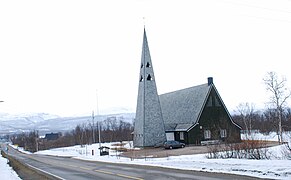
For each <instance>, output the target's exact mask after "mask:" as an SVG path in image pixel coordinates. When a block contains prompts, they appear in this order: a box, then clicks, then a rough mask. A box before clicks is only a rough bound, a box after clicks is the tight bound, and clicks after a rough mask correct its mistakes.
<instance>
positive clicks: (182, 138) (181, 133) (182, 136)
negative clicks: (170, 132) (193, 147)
mask: <svg viewBox="0 0 291 180" xmlns="http://www.w3.org/2000/svg"><path fill="white" fill-rule="evenodd" d="M180 140H184V132H180Z"/></svg>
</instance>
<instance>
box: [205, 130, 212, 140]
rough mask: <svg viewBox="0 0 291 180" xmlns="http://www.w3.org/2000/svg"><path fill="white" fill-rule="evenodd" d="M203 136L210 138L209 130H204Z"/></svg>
mask: <svg viewBox="0 0 291 180" xmlns="http://www.w3.org/2000/svg"><path fill="white" fill-rule="evenodd" d="M204 138H205V139H210V138H211V132H210V130H205V131H204Z"/></svg>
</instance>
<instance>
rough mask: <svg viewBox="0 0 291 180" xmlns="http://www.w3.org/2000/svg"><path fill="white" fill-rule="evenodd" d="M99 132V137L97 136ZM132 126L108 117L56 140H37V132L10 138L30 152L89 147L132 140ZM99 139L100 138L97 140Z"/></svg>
mask: <svg viewBox="0 0 291 180" xmlns="http://www.w3.org/2000/svg"><path fill="white" fill-rule="evenodd" d="M99 131H100V136H99ZM132 132H133V124H132V123H129V122H125V121H124V120H123V118H122V117H121V118H119V119H117V118H116V117H108V118H106V119H105V120H103V121H101V122H99V123H96V122H94V121H92V122H88V123H83V124H79V125H77V126H76V127H75V128H74V129H73V130H72V131H69V132H66V133H63V134H62V133H59V138H58V139H56V140H47V139H44V138H39V134H38V131H36V130H35V131H31V132H28V133H22V134H15V135H12V136H10V140H11V141H12V143H13V144H17V145H18V146H19V147H23V148H24V149H25V150H27V151H30V152H36V151H39V150H46V149H51V148H59V147H67V146H74V145H90V144H94V143H98V142H99V139H100V142H102V143H104V142H120V141H130V140H132V135H131V133H132ZM99 137H100V138H99Z"/></svg>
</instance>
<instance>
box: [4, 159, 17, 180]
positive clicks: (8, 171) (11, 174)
mask: <svg viewBox="0 0 291 180" xmlns="http://www.w3.org/2000/svg"><path fill="white" fill-rule="evenodd" d="M0 174H1V179H9V180H19V179H20V178H19V177H18V175H17V174H16V172H15V171H14V170H13V169H12V168H11V167H10V166H9V165H8V164H7V159H6V158H3V157H2V156H1V155H0Z"/></svg>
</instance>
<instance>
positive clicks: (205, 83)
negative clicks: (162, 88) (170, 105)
mask: <svg viewBox="0 0 291 180" xmlns="http://www.w3.org/2000/svg"><path fill="white" fill-rule="evenodd" d="M205 85H207V86H208V83H204V84H200V85H196V86H191V87H187V88H183V89H178V90H175V91H171V92H166V93H163V94H159V96H162V95H166V94H171V93H175V92H179V91H185V90H189V89H193V88H197V87H200V86H205Z"/></svg>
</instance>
